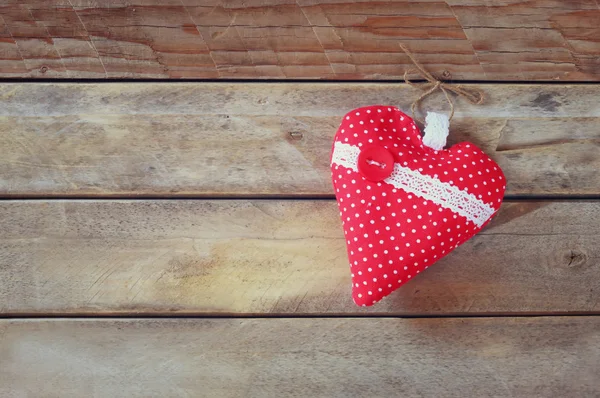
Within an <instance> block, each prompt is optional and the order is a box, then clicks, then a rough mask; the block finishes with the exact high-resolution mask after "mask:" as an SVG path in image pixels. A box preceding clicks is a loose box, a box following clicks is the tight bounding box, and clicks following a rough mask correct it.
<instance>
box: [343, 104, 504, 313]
mask: <svg viewBox="0 0 600 398" xmlns="http://www.w3.org/2000/svg"><path fill="white" fill-rule="evenodd" d="M428 127H429V126H428ZM428 127H426V128H425V130H426V135H425V138H422V137H421V133H420V131H419V130H418V128H417V126H416V125H415V123H414V122H413V120H412V119H411V118H410V117H408V116H407V115H405V114H404V113H402V112H401V111H400V110H398V109H397V108H395V107H392V106H381V105H378V106H370V107H364V108H359V109H355V110H353V111H351V112H349V113H348V114H347V115H346V116H345V117H344V119H343V121H342V123H341V125H340V128H339V129H338V131H337V133H336V136H335V140H334V144H333V151H332V156H331V171H332V179H333V185H334V188H335V193H336V197H337V201H338V206H339V208H340V216H341V217H342V223H343V228H344V234H345V236H346V242H347V249H348V258H349V260H350V270H351V273H352V297H353V299H354V302H355V303H356V304H357V305H362V306H370V305H373V304H375V303H376V302H378V301H379V300H381V299H382V298H383V297H385V296H387V295H389V294H390V293H391V292H393V291H394V290H396V289H397V288H399V287H400V286H401V285H403V284H404V283H406V282H408V281H410V280H411V279H412V278H414V277H415V276H416V275H417V274H418V273H420V272H421V271H423V270H424V269H426V268H428V267H429V266H431V265H432V264H433V263H435V262H436V261H437V260H439V259H440V258H442V257H444V256H445V255H447V254H448V253H450V252H451V251H452V250H454V249H455V248H457V247H458V246H460V245H461V244H463V243H464V242H465V241H467V240H468V239H470V238H471V237H472V236H473V235H475V234H476V233H477V232H479V231H480V230H481V229H482V228H483V227H484V226H485V225H486V224H487V223H488V222H489V221H490V220H491V218H492V217H493V216H494V214H495V213H496V212H497V211H498V209H499V208H500V204H501V203H502V199H503V197H504V191H505V189H506V185H505V177H504V174H503V173H502V170H501V169H500V167H499V166H498V165H497V164H496V163H495V162H494V161H493V160H492V159H490V158H489V157H488V156H487V155H486V154H485V153H483V152H482V151H481V150H480V149H479V148H477V147H476V146H475V145H474V144H471V143H468V142H463V143H460V144H457V145H454V146H452V147H451V148H449V149H447V150H444V149H442V148H443V145H444V144H445V137H444V141H443V142H444V143H443V144H441V145H440V144H439V143H438V144H435V139H431V137H428V135H430V134H429V132H428ZM434 138H435V137H434ZM425 143H427V145H426V144H425ZM428 145H430V146H428ZM432 147H433V148H432Z"/></svg>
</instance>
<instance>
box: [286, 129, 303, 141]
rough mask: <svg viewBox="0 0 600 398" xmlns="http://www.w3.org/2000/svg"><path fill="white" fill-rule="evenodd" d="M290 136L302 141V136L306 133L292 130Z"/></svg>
mask: <svg viewBox="0 0 600 398" xmlns="http://www.w3.org/2000/svg"><path fill="white" fill-rule="evenodd" d="M289 134H290V138H291V139H292V140H294V141H300V140H301V139H302V138H304V134H302V133H301V132H299V131H290V133H289Z"/></svg>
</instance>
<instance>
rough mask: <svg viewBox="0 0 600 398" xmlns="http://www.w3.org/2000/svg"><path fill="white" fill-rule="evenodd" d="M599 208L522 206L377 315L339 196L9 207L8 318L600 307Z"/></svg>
mask: <svg viewBox="0 0 600 398" xmlns="http://www.w3.org/2000/svg"><path fill="white" fill-rule="evenodd" d="M599 242H600V203H598V202H514V203H507V204H505V205H504V206H503V207H502V209H501V211H500V213H499V215H498V216H497V218H495V220H494V221H493V222H492V224H491V225H490V226H489V227H488V228H486V229H485V230H484V231H482V232H481V233H480V234H479V235H477V236H476V237H475V238H474V239H472V240H471V241H469V242H468V243H466V244H465V245H463V246H461V247H460V248H458V249H457V250H456V251H455V252H454V253H452V254H451V255H449V256H447V257H446V258H444V259H442V260H441V261H439V262H438V263H437V264H436V265H435V266H433V267H431V268H430V269H428V270H427V271H426V272H424V273H421V274H420V275H419V276H418V277H417V278H415V279H414V280H413V281H411V282H410V283H408V284H406V285H405V286H404V287H402V288H401V289H399V290H398V291H397V292H395V293H394V294H393V295H391V296H389V297H388V298H386V299H384V300H383V301H382V302H381V303H378V304H377V305H376V306H374V307H371V308H368V309H365V308H360V307H357V306H355V305H354V303H353V302H352V299H351V297H350V271H349V267H348V263H347V257H346V248H345V241H344V238H343V233H342V228H341V225H340V221H339V215H338V211H337V206H336V204H335V202H333V201H260V200H256V201H197V200H176V201H169V200H166V201H162V200H161V201H144V200H140V201H48V202H47V201H24V202H22V201H2V202H0V313H5V314H13V315H15V316H18V315H19V314H51V313H55V314H138V313H149V314H156V313H163V314H171V313H182V314H207V313H208V314H229V313H240V314H242V313H243V314H338V313H346V314H364V313H387V314H412V315H419V314H448V313H475V314H476V313H531V312H555V311H591V312H593V311H596V312H597V311H600V301H599V300H598V297H599V292H600V280H599V279H598V278H597V274H598V267H599V266H600V262H599V261H598V259H599V258H600V245H599V244H598V243H599Z"/></svg>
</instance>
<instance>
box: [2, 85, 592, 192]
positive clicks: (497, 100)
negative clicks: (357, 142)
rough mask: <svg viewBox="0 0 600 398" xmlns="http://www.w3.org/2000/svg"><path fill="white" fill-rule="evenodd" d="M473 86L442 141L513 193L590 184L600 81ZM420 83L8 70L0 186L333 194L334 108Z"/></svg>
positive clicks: (403, 102) (384, 97)
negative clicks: (35, 74) (466, 151)
mask: <svg viewBox="0 0 600 398" xmlns="http://www.w3.org/2000/svg"><path fill="white" fill-rule="evenodd" d="M477 87H478V88H480V89H482V90H484V91H485V93H486V96H487V102H486V104H485V105H482V106H479V107H477V106H472V105H469V104H468V103H467V102H466V101H464V100H458V101H457V111H456V117H455V119H454V120H453V125H452V132H451V135H450V141H451V143H454V142H457V141H462V140H470V141H472V142H475V143H476V144H478V145H479V146H481V147H482V149H484V150H485V151H486V152H488V153H489V154H490V155H491V156H492V157H493V158H494V159H495V160H496V161H497V162H498V163H499V164H500V165H501V166H502V168H503V169H504V171H505V173H506V176H507V180H508V191H507V194H508V195H509V196H510V195H598V194H600V173H598V172H597V170H598V169H600V146H599V143H600V130H598V128H597V126H598V124H599V123H600V108H599V107H598V106H597V99H598V92H599V89H598V87H596V86H581V85H561V86H554V85H480V86H477ZM418 95H420V92H419V91H418V90H416V89H413V88H410V87H407V86H406V85H397V84H374V83H366V84H346V83H323V84H315V83H305V84H287V83H286V84H283V83H281V84H279V83H270V84H269V83H259V84H228V83H207V84H201V83H198V84H195V83H194V84H192V83H160V84H145V83H144V84H142V83H139V84H118V83H115V84H73V83H65V84H4V85H2V86H0V98H1V99H2V106H0V153H1V154H2V156H0V196H4V197H21V196H52V197H60V196H63V197H64V196H163V197H165V196H205V197H207V196H208V197H211V196H223V195H225V196H243V195H265V196H277V195H284V196H291V195H329V196H332V194H333V189H332V187H331V181H330V171H329V152H330V148H331V142H332V138H333V135H334V133H335V131H336V130H337V126H338V124H339V122H340V120H341V118H342V116H343V115H344V114H345V113H346V112H348V111H349V110H351V109H353V108H355V107H358V106H364V105H370V104H376V103H383V104H394V105H397V106H399V107H400V108H401V109H405V110H408V109H410V103H411V102H412V101H413V100H414V99H415V98H416V97H417V96H418ZM425 108H426V109H435V110H442V111H443V110H445V109H447V108H448V104H447V103H445V100H444V99H443V96H437V97H435V98H433V99H432V100H431V101H428V102H427V103H426V104H425ZM291 133H294V134H291Z"/></svg>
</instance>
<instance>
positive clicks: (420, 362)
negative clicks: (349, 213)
mask: <svg viewBox="0 0 600 398" xmlns="http://www.w3.org/2000/svg"><path fill="white" fill-rule="evenodd" d="M599 330H600V317H553V318H546V317H542V318H488V319H485V318H479V319H477V318H474V319H473V318H471V319H460V318H459V319H377V318H376V319H356V318H355V319H352V318H349V319H348V318H346V319H310V318H309V319H212V320H207V319H204V320H193V319H189V320H186V319H178V320H168V319H154V320H149V319H145V320H141V319H131V320H30V321H22V320H2V321H0V336H2V339H0V354H1V355H0V393H1V394H2V396H9V397H12V396H17V397H19V396H46V397H55V396H60V397H81V396H92V397H108V396H110V397H147V396H178V397H200V396H202V397H205V396H206V397H261V398H262V397H281V396H286V397H348V396H368V397H390V396H403V397H423V396H425V397H441V396H443V397H465V396H478V397H550V396H561V397H592V396H598V394H600V383H599V382H598V377H597V376H598V373H600V348H599V347H600V332H599Z"/></svg>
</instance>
